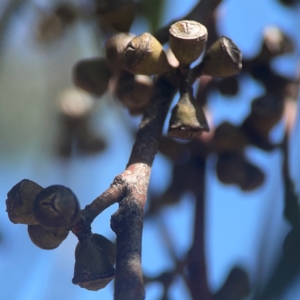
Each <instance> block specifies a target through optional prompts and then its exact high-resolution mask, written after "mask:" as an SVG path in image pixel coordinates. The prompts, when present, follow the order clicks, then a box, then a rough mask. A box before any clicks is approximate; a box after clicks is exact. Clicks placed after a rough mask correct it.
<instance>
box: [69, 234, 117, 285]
mask: <svg viewBox="0 0 300 300" xmlns="http://www.w3.org/2000/svg"><path fill="white" fill-rule="evenodd" d="M98 242H99V240H98V238H93V237H89V238H86V239H85V240H84V241H80V242H79V243H78V244H77V246H76V249H75V267H74V277H73V279H72V282H73V284H77V285H79V286H80V287H82V288H85V289H87V290H91V291H97V290H99V289H102V288H104V287H105V286H106V285H107V284H108V283H109V282H110V281H111V280H112V279H113V278H114V276H115V269H114V267H113V264H112V262H111V257H110V256H109V255H108V253H106V250H103V249H102V248H100V247H99V246H98Z"/></svg>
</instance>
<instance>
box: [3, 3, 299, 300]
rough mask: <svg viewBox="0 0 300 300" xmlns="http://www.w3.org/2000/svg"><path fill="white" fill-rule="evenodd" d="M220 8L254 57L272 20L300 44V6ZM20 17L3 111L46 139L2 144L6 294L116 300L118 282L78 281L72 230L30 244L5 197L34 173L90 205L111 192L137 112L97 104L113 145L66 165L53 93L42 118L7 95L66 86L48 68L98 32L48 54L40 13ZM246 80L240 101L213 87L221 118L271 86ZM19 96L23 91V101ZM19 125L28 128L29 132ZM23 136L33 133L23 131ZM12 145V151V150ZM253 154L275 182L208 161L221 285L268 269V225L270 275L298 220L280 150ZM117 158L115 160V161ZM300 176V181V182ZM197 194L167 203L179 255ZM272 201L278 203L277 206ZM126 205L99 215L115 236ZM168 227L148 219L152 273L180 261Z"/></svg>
mask: <svg viewBox="0 0 300 300" xmlns="http://www.w3.org/2000/svg"><path fill="white" fill-rule="evenodd" d="M196 2H197V1H187V0H186V1H180V0H176V1H171V0H169V1H167V4H166V8H165V11H164V18H163V21H162V24H166V23H167V22H168V21H170V20H172V19H174V18H178V17H180V16H181V15H184V14H186V13H187V12H188V11H189V9H190V8H191V7H192V6H193V5H194V4H195V3H196ZM220 15H221V18H220V22H219V30H220V33H221V34H224V35H227V36H229V37H230V38H232V39H233V40H234V41H235V42H236V44H237V45H238V46H239V47H240V48H241V50H242V51H243V54H244V55H245V56H248V57H251V56H253V55H255V53H257V51H258V50H259V46H260V42H261V32H262V29H263V28H264V26H265V25H274V24H275V25H279V26H280V27H281V28H283V29H285V30H287V31H288V32H289V33H290V34H291V35H292V36H294V37H295V38H297V41H298V49H299V40H300V37H299V30H298V33H297V31H296V29H297V28H298V29H299V28H300V19H299V18H298V17H297V15H299V7H298V9H297V10H296V9H295V10H290V9H281V7H280V6H279V4H278V2H277V1H275V0H265V1H263V2H262V1H260V0H251V1H250V0H248V1H243V2H241V1H238V0H229V1H224V2H223V4H222V6H221V7H220ZM19 17H20V20H19V21H16V22H15V23H14V25H13V26H12V29H11V30H10V32H11V33H13V34H10V35H9V38H8V41H7V44H6V46H5V49H4V52H3V55H4V56H5V57H6V58H7V60H6V62H5V63H4V65H3V70H4V72H3V73H4V74H5V76H4V75H3V74H2V76H1V74H0V86H2V89H1V90H0V105H1V106H2V107H3V109H2V115H1V112H0V117H2V121H0V125H2V127H3V126H5V125H7V126H12V127H13V126H15V127H13V128H12V133H11V134H12V135H13V133H14V132H17V133H19V134H21V138H22V134H23V138H24V141H25V142H26V141H27V140H26V136H27V134H28V135H29V134H31V133H32V132H34V133H35V134H36V138H35V139H33V141H32V140H31V143H30V144H26V143H25V144H24V143H21V142H20V140H18V139H15V140H14V142H9V140H8V141H7V143H8V144H5V147H4V145H3V143H2V147H1V148H0V150H1V149H2V150H3V149H4V148H5V151H4V150H3V152H1V153H2V156H1V157H0V174H1V183H0V193H1V195H2V198H3V201H2V202H0V211H1V212H2V213H0V230H1V233H2V235H3V243H2V244H1V245H0V280H1V282H2V285H1V293H0V294H1V298H2V299H10V300H24V299H26V300H27V299H43V300H48V299H49V300H50V299H51V300H52V299H57V300H63V299H64V300H69V299H72V300H73V299H74V300H81V299H85V300H87V299H88V300H93V299H101V298H102V299H106V300H110V299H113V289H112V284H110V286H108V287H107V288H106V289H104V290H101V291H99V292H97V293H94V292H89V291H86V290H84V289H81V288H79V287H78V286H74V285H73V284H72V283H71V279H72V276H73V268H74V248H75V246H76V243H77V241H76V239H75V237H74V236H73V235H72V234H70V235H69V237H68V238H67V240H66V241H64V242H63V243H62V245H61V246H60V247H59V248H57V249H56V250H53V251H43V250H40V249H38V248H37V247H35V246H34V245H33V244H32V243H31V242H30V240H29V238H28V235H27V232H26V226H24V225H13V224H12V223H10V222H9V221H8V218H7V215H6V213H5V203H4V200H5V197H6V193H7V192H8V191H9V190H10V188H11V187H12V186H13V185H15V184H16V183H17V182H19V181H20V180H21V179H23V178H29V179H31V180H34V181H36V182H38V183H39V184H40V185H42V186H44V187H46V186H49V185H51V184H56V183H57V184H62V185H66V186H68V187H70V188H71V189H72V190H73V191H74V192H75V193H76V195H77V196H78V198H79V199H80V202H81V203H82V206H85V205H86V204H88V203H89V202H90V201H91V200H93V199H94V198H95V197H97V196H98V195H99V194H100V193H101V192H102V191H104V190H105V189H106V188H107V187H108V186H109V184H110V183H111V182H112V180H113V178H114V176H116V175H117V174H119V173H120V172H121V171H122V170H123V169H124V168H125V165H126V162H127V159H128V157H129V154H130V150H131V145H132V139H131V136H130V134H129V133H128V132H127V130H126V128H125V126H124V124H126V123H127V122H130V120H129V119H128V117H127V115H125V116H124V115H123V112H122V110H121V109H120V108H119V107H117V106H116V107H115V108H116V109H112V104H111V102H110V103H102V104H100V105H99V107H98V108H97V110H98V112H99V116H100V117H95V119H94V125H95V127H96V128H100V129H101V130H102V131H103V134H105V135H106V137H107V138H108V139H109V142H108V144H109V147H108V148H107V150H106V151H105V152H103V154H102V155H99V156H94V157H89V158H85V157H81V158H76V159H72V160H71V161H70V162H69V163H65V162H62V161H60V160H57V159H56V158H54V157H53V156H52V155H51V154H50V152H47V151H46V150H45V149H46V148H47V147H48V146H49V145H51V143H53V140H51V139H53V136H51V135H50V137H49V135H48V133H49V130H50V132H52V131H53V130H52V131H51V118H50V116H51V113H52V112H51V108H50V109H49V102H47V99H43V101H44V105H43V108H42V109H44V110H45V109H49V110H50V111H49V113H48V111H47V114H44V113H43V114H42V115H39V114H38V113H41V111H39V110H38V108H37V107H36V104H37V103H35V102H34V100H31V101H33V102H30V104H32V105H31V106H28V107H30V109H32V110H37V113H35V114H34V117H32V116H30V115H29V114H28V115H27V114H26V113H24V112H23V111H21V112H20V113H18V114H17V113H15V115H16V118H15V119H14V120H10V119H9V118H7V119H6V118H4V117H3V115H4V114H5V111H6V110H7V112H6V113H8V111H10V110H13V109H14V112H15V111H16V109H18V107H13V106H12V108H9V107H8V106H7V103H10V102H9V101H11V100H10V97H12V96H11V95H12V91H13V92H14V93H15V95H16V96H14V97H16V98H14V99H13V100H16V103H19V105H22V101H24V99H21V95H22V93H23V94H24V97H25V96H26V95H27V97H34V96H35V97H37V96H38V97H42V96H43V94H44V93H46V92H47V89H49V86H50V88H51V87H52V86H51V82H50V83H48V81H49V80H52V81H53V82H54V83H53V85H54V84H57V83H56V82H55V78H53V77H51V76H52V75H51V74H49V73H50V72H51V69H50V68H47V67H49V66H52V65H53V61H54V60H55V59H56V60H58V61H55V63H56V65H55V66H56V67H59V65H60V64H62V66H65V65H66V63H69V64H70V66H71V65H72V63H73V62H74V63H75V62H76V61H77V60H78V59H80V58H83V57H90V56H96V55H98V52H97V50H96V48H95V45H94V44H93V41H92V39H93V36H92V35H91V34H90V33H89V30H88V28H87V27H85V26H84V25H82V26H77V27H76V28H75V29H74V30H73V31H72V32H71V33H70V35H71V36H70V37H68V38H67V39H66V41H64V42H63V43H62V44H61V50H59V51H58V52H59V53H58V54H55V49H52V50H51V49H50V50H46V52H44V50H43V49H40V48H39V47H37V46H32V45H31V44H30V42H28V40H29V41H30V30H31V25H32V23H31V22H32V19H31V17H32V15H31V13H30V12H29V11H25V12H24V14H23V15H20V16H19ZM133 29H134V30H136V33H141V32H138V31H139V30H140V31H143V30H146V24H144V25H142V26H141V25H139V26H138V24H136V25H135V26H134V28H133ZM297 34H298V36H297ZM78 40H79V41H78ZM26 41H27V42H26ZM83 41H84V42H83ZM68 51H70V52H68ZM72 51H73V52H72ZM52 59H53V61H52ZM59 59H60V60H61V61H59ZM297 59H299V51H298V52H297V53H294V54H291V55H286V56H284V57H283V58H280V59H278V60H277V61H276V62H275V63H274V68H275V69H276V70H277V71H278V72H280V73H282V74H285V75H286V74H287V75H289V76H295V70H296V60H297ZM63 60H65V62H63ZM32 62H34V64H33V63H32ZM64 63H65V65H64ZM32 66H33V67H32ZM20 70H21V71H20ZM53 70H55V69H53ZM53 70H52V71H53ZM62 72H63V74H69V75H70V78H71V74H70V73H69V69H68V68H66V69H65V70H63V71H62ZM47 73H48V74H47ZM69 75H66V76H65V77H67V76H69ZM10 76H11V78H12V79H13V78H16V80H18V81H17V82H19V83H20V84H19V85H20V86H17V87H15V86H10V85H9V83H10V82H11V80H12V79H11V80H8V79H7V78H10ZM29 76H32V78H36V79H35V80H34V82H35V85H33V86H30V88H29V87H26V85H25V84H24V83H26V82H27V81H26V80H28V81H29V82H30V79H29V78H27V77H29ZM70 78H69V77H68V78H66V79H65V81H64V82H62V83H61V84H62V85H71V79H70ZM6 80H7V81H6ZM243 80H245V83H243V85H242V89H241V92H240V94H239V95H238V97H236V99H235V100H234V102H233V101H232V102H230V104H229V103H228V102H227V101H226V99H224V98H222V97H221V96H220V95H218V94H215V95H212V96H213V99H212V101H211V103H210V106H209V107H210V109H211V110H212V111H213V113H214V122H215V123H216V124H218V123H220V122H221V121H222V120H225V119H229V120H231V121H232V122H233V123H235V122H239V121H240V120H241V119H242V118H243V117H244V116H246V114H247V112H248V111H249V103H250V101H251V100H252V99H253V97H255V96H256V95H259V94H261V93H262V92H263V90H262V87H261V86H260V85H259V84H258V83H257V82H255V81H253V80H251V79H250V78H245V79H243ZM31 82H32V81H31ZM45 82H46V83H45ZM47 83H48V85H47ZM246 83H247V85H246ZM18 91H19V94H18V93H17V92H18ZM48 92H49V91H48ZM17 97H19V98H18V99H17ZM108 97H109V95H108ZM100 110H101V111H102V112H101V111H100ZM103 111H104V112H105V113H103ZM48 114H49V115H50V116H48ZM48 119H49V120H48ZM3 120H5V122H6V123H5V122H4V121H3ZM12 121H14V122H12ZM297 124H298V123H297ZM18 126H23V127H21V128H22V130H21V131H20V127H19V128H18ZM26 126H27V127H26ZM37 127H38V128H37ZM49 128H50V129H49ZM14 130H15V131H14ZM32 130H34V131H32ZM277 130H278V135H280V132H282V130H281V129H280V126H278V128H277ZM1 134H2V135H1V137H2V136H3V134H4V133H3V132H1ZM4 136H5V135H4ZM294 137H295V138H294V142H293V144H292V145H293V147H294V148H293V149H297V148H296V146H297V143H299V138H300V137H299V130H296V131H295V133H294ZM12 139H13V137H12ZM2 141H3V139H2ZM21 141H23V140H22V139H21ZM9 143H11V144H9ZM24 145H25V146H24ZM7 149H11V153H9V150H7ZM293 149H292V154H293V153H294V156H293V157H294V158H295V159H294V163H293V165H292V174H293V175H294V178H299V175H300V174H298V173H299V171H298V170H300V168H299V159H297V157H296V154H295V150H293ZM2 150H1V151H2ZM293 151H294V152H293ZM3 153H4V154H3ZM247 155H248V156H249V159H250V160H251V161H253V162H254V163H255V164H257V165H260V166H261V167H262V169H263V170H264V171H265V172H266V174H267V180H266V183H265V184H264V185H263V186H262V187H261V188H259V189H257V190H255V191H253V192H251V193H248V194H245V193H242V192H241V191H240V190H239V189H238V188H237V187H235V186H225V185H222V184H221V183H219V182H218V180H217V178H216V176H215V172H214V165H215V157H213V156H212V157H210V159H209V160H208V168H207V177H206V180H207V187H208V188H207V207H206V211H207V217H206V226H207V232H206V240H207V244H206V252H207V261H208V276H209V283H210V285H211V288H212V289H213V290H216V289H217V288H218V287H219V286H220V284H221V283H222V281H223V279H224V276H225V275H226V274H227V272H228V271H229V269H230V268H231V267H232V266H233V265H235V264H237V263H238V264H240V265H242V266H244V267H245V268H246V269H247V270H248V272H249V274H250V276H251V278H253V277H254V276H255V275H256V272H257V271H258V268H257V261H256V255H255V254H256V253H258V251H260V249H259V247H258V246H257V245H258V243H257V242H258V241H260V240H261V239H262V233H263V234H264V237H265V238H266V240H265V247H266V248H268V249H273V250H272V251H270V252H268V254H266V257H265V262H264V266H263V272H262V273H263V274H262V276H263V277H264V278H265V277H266V276H267V274H268V271H269V269H270V267H271V262H272V258H274V257H276V255H278V251H277V249H278V248H280V247H281V243H282V238H283V236H284V233H285V232H286V231H287V230H288V228H289V227H288V225H287V224H286V222H285V221H284V220H283V219H282V209H283V199H282V192H283V189H282V186H281V185H278V182H280V176H281V175H280V174H281V170H280V166H281V161H282V157H281V154H280V153H279V152H278V151H273V152H270V153H265V152H263V151H260V150H257V149H254V148H249V149H248V150H247ZM112 158H113V159H112ZM108 161H109V165H108V164H107V162H108ZM169 167H170V164H169V162H168V160H167V159H166V158H164V157H163V156H162V155H159V156H158V157H157V159H156V161H155V163H154V166H153V175H152V178H151V186H152V187H153V188H156V189H157V190H158V191H163V190H164V188H166V186H167V184H168V182H169V180H170V168H169ZM296 184H297V187H299V182H298V181H296ZM299 189H300V187H299ZM192 200H193V196H192V195H190V194H186V195H185V197H184V199H183V200H182V202H181V203H179V204H178V205H177V206H174V207H169V208H166V209H164V210H163V211H162V220H163V222H164V224H165V226H166V228H167V229H168V230H169V232H170V233H171V239H172V241H173V242H174V244H175V245H176V249H175V251H176V253H177V254H178V255H181V254H182V253H184V252H185V251H186V250H187V249H188V247H189V246H190V243H191V239H192V226H193V223H192V216H193V210H194V204H193V201H192ZM270 208H272V210H271V211H270ZM116 209H117V206H116V205H115V206H113V207H111V208H109V209H108V210H107V211H105V212H104V213H103V214H101V216H99V217H98V218H97V220H96V221H95V222H94V223H93V230H94V231H95V232H98V233H101V234H103V235H105V236H107V237H109V238H112V239H114V233H113V232H112V231H111V229H110V227H109V220H110V215H111V214H112V213H113V212H114V211H115V210H116ZM261 220H268V223H269V225H268V226H267V228H266V229H265V231H264V232H262V230H261V228H264V227H263V224H262V222H261ZM160 226H161V224H160V222H159V221H158V220H155V219H154V220H149V221H147V222H146V223H145V227H144V239H143V268H144V270H145V272H146V273H148V274H156V273H157V272H159V271H161V270H164V269H165V268H169V267H172V260H171V259H170V258H169V256H168V253H167V252H166V250H165V249H164V248H163V247H162V243H161V239H162V238H163V236H162V232H161V227H160ZM271 229H272V230H271ZM297 292H298V291H296V290H291V291H290V293H297ZM160 293H161V287H160V286H159V285H158V284H151V286H149V288H148V289H147V298H146V299H147V300H156V299H158V297H159V294H160ZM171 294H172V295H171V297H170V298H171V299H172V300H177V299H178V300H179V299H180V300H181V299H186V300H188V296H187V292H186V287H185V285H184V283H183V282H182V280H181V279H180V278H177V279H176V282H175V283H174V285H173V288H172V290H171ZM290 295H291V294H289V295H287V296H286V298H285V299H286V300H289V299H295V298H290V297H291V296H290ZM283 300H284V299H283Z"/></svg>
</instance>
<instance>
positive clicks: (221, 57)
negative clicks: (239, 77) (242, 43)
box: [201, 36, 242, 77]
mask: <svg viewBox="0 0 300 300" xmlns="http://www.w3.org/2000/svg"><path fill="white" fill-rule="evenodd" d="M201 65H202V74H206V75H210V76H213V77H228V76H232V75H235V74H237V73H239V72H240V71H241V69H242V53H241V51H240V49H239V48H238V47H237V46H236V45H235V44H234V43H233V41H232V40H231V39H230V38H227V37H225V36H222V37H220V38H219V39H218V40H217V41H216V42H214V43H213V44H212V45H211V47H210V48H209V49H208V50H207V51H206V53H205V56H204V58H203V61H202V63H201Z"/></svg>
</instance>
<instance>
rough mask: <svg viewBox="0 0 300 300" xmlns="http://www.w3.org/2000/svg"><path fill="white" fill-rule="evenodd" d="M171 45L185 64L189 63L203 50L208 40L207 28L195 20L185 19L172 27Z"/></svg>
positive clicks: (180, 60) (175, 53)
mask: <svg viewBox="0 0 300 300" xmlns="http://www.w3.org/2000/svg"><path fill="white" fill-rule="evenodd" d="M169 33H170V39H169V40H170V47H171V49H172V51H173V53H174V55H175V57H176V58H177V59H178V61H179V62H180V63H181V64H183V65H189V64H191V63H192V62H193V61H195V60H196V59H197V58H198V57H199V56H200V55H201V53H202V52H203V49H204V47H205V45H206V41H207V29H206V27H205V26H203V25H202V24H200V23H198V22H195V21H188V20H183V21H179V22H176V23H175V24H173V25H172V26H171V27H170V30H169Z"/></svg>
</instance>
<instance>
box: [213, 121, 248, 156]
mask: <svg viewBox="0 0 300 300" xmlns="http://www.w3.org/2000/svg"><path fill="white" fill-rule="evenodd" d="M213 144H214V148H215V151H216V152H219V153H220V152H230V151H233V152H241V151H243V150H244V148H245V147H246V146H247V145H248V144H249V140H248V139H247V137H246V136H245V134H244V133H243V131H242V130H241V129H240V128H239V127H236V126H234V125H232V124H231V123H229V122H223V123H222V124H220V125H219V126H218V127H217V129H216V131H215V133H214V139H213Z"/></svg>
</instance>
